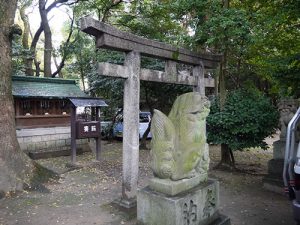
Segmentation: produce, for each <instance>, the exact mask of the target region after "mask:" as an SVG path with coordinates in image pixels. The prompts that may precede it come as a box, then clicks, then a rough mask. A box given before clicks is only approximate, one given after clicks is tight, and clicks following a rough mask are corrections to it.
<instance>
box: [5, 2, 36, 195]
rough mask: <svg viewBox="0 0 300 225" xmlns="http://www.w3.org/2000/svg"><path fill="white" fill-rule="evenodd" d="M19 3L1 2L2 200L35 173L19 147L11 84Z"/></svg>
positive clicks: (19, 188)
mask: <svg viewBox="0 0 300 225" xmlns="http://www.w3.org/2000/svg"><path fill="white" fill-rule="evenodd" d="M16 3H17V1H16V0H12V1H4V0H0V27H1V29H0V76H1V82H0V115H1V117H0V126H1V129H0V171H1V176H0V197H1V196H2V197H3V195H5V194H6V193H7V192H10V191H16V190H21V189H22V188H23V184H24V183H26V182H27V183H28V182H29V179H30V174H32V171H33V170H34V165H33V163H32V161H31V160H30V159H29V158H28V157H27V155H25V154H24V153H23V152H22V151H21V150H20V146H19V144H18V140H17V137H16V129H15V112H14V103H13V97H12V90H11V88H12V81H11V72H12V67H11V39H12V36H13V34H12V32H11V31H12V26H13V23H14V16H15V11H16V7H17V4H16Z"/></svg>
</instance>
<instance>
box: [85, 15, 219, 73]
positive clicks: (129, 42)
mask: <svg viewBox="0 0 300 225" xmlns="http://www.w3.org/2000/svg"><path fill="white" fill-rule="evenodd" d="M80 27H81V30H82V31H84V32H86V33H88V34H91V35H94V36H95V37H96V38H97V40H96V45H97V47H101V48H108V49H114V50H120V51H125V52H129V51H137V52H140V53H141V54H143V55H147V56H152V57H158V58H163V59H167V60H174V61H177V62H182V63H187V64H192V65H199V63H200V62H201V61H203V63H204V66H205V67H207V68H215V67H216V66H217V65H218V63H219V62H220V61H221V55H212V54H196V53H194V52H191V51H189V50H186V49H182V48H178V47H174V46H171V45H169V44H165V43H162V42H158V41H153V40H149V39H146V38H142V37H139V36H136V35H134V34H131V33H128V32H123V31H121V30H118V29H116V28H114V27H112V26H110V25H107V24H105V23H102V22H100V21H97V20H94V19H93V18H91V17H84V18H81V19H80Z"/></svg>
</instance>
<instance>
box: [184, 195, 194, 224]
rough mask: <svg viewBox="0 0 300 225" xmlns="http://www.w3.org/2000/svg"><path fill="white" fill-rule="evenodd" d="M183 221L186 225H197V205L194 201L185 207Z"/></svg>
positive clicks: (185, 204)
mask: <svg viewBox="0 0 300 225" xmlns="http://www.w3.org/2000/svg"><path fill="white" fill-rule="evenodd" d="M183 221H184V225H196V222H197V205H195V204H194V202H193V200H190V202H188V203H184V205H183Z"/></svg>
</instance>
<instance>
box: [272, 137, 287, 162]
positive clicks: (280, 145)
mask: <svg viewBox="0 0 300 225" xmlns="http://www.w3.org/2000/svg"><path fill="white" fill-rule="evenodd" d="M285 145H286V142H285V141H282V140H278V141H275V142H274V143H273V159H284V153H285Z"/></svg>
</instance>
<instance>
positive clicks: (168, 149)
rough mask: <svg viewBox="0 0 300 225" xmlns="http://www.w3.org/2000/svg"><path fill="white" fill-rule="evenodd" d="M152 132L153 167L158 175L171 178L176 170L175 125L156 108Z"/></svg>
mask: <svg viewBox="0 0 300 225" xmlns="http://www.w3.org/2000/svg"><path fill="white" fill-rule="evenodd" d="M151 134H152V141H151V157H152V161H151V168H152V170H153V172H154V174H155V175H156V176H158V177H160V178H162V179H169V178H171V177H172V174H173V173H174V170H175V159H174V156H175V154H174V151H175V146H174V143H175V127H174V125H173V123H172V121H171V120H170V119H169V118H168V117H167V116H166V115H165V114H163V113H162V112H160V111H159V110H154V115H153V118H152V120H151Z"/></svg>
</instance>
